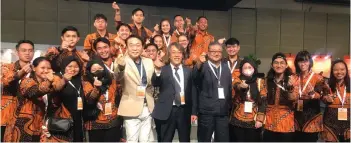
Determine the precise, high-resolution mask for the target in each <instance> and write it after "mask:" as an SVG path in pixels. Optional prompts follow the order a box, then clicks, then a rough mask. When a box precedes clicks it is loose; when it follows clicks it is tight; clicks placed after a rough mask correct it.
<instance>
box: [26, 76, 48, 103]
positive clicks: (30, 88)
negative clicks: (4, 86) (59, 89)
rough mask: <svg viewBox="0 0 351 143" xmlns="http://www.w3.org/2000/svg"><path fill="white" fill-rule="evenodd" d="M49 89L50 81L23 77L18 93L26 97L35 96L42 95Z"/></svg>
mask: <svg viewBox="0 0 351 143" xmlns="http://www.w3.org/2000/svg"><path fill="white" fill-rule="evenodd" d="M50 91H51V83H50V82H49V81H48V80H46V81H43V82H40V83H37V82H36V81H35V80H34V79H32V78H25V79H23V80H22V82H21V84H20V93H21V95H23V96H24V97H27V98H36V97H40V96H43V95H45V94H47V93H49V92H50Z"/></svg>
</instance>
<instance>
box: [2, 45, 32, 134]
mask: <svg viewBox="0 0 351 143" xmlns="http://www.w3.org/2000/svg"><path fill="white" fill-rule="evenodd" d="M16 54H17V56H18V59H19V60H18V61H16V62H14V63H10V64H3V65H2V66H1V141H3V139H4V133H5V129H6V126H7V125H8V123H9V121H10V120H11V119H12V117H13V116H14V113H15V110H16V107H17V97H16V95H17V92H18V90H19V83H20V82H21V80H22V79H24V78H26V77H29V75H30V72H31V71H32V69H31V61H32V59H33V56H34V44H33V42H32V41H29V40H20V41H19V42H18V43H17V45H16Z"/></svg>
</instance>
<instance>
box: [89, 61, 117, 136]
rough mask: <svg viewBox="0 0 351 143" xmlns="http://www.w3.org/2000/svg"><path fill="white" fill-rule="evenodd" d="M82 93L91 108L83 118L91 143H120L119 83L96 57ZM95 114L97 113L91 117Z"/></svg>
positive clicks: (91, 62) (91, 64) (90, 64)
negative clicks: (118, 114)
mask: <svg viewBox="0 0 351 143" xmlns="http://www.w3.org/2000/svg"><path fill="white" fill-rule="evenodd" d="M83 90H84V95H85V102H86V106H85V107H88V108H85V107H84V110H85V111H84V113H83V118H84V119H85V129H86V130H88V132H89V141H91V142H119V141H120V139H121V132H120V127H121V122H120V118H119V117H118V116H117V110H118V104H119V101H120V97H118V96H117V95H118V94H117V81H116V79H114V78H113V76H112V74H111V73H110V72H109V70H108V69H107V68H106V67H105V65H104V63H103V62H102V61H101V59H98V58H93V59H92V60H90V61H89V62H88V63H87V67H86V76H85V79H84V82H83ZM96 108H97V109H96ZM86 109H87V110H86ZM89 110H91V111H89ZM87 112H90V113H87ZM92 112H94V113H95V114H91V113H92ZM85 113H87V114H85Z"/></svg>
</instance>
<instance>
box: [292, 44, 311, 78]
mask: <svg viewBox="0 0 351 143" xmlns="http://www.w3.org/2000/svg"><path fill="white" fill-rule="evenodd" d="M302 61H309V62H310V66H309V67H308V70H311V68H312V67H313V59H312V56H311V54H310V53H309V52H308V51H305V50H303V51H300V52H298V53H297V55H296V58H295V61H294V65H295V69H296V73H297V74H300V73H301V69H300V67H299V64H298V63H299V62H302Z"/></svg>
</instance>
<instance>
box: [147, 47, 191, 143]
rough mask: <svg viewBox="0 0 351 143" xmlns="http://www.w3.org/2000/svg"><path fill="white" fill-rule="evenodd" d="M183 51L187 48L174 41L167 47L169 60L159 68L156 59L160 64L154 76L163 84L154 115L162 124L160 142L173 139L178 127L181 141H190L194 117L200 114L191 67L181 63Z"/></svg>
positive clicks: (159, 84)
mask: <svg viewBox="0 0 351 143" xmlns="http://www.w3.org/2000/svg"><path fill="white" fill-rule="evenodd" d="M183 54H184V48H183V47H182V46H180V45H179V44H178V43H172V44H171V45H170V46H169V48H168V55H169V58H170V64H168V65H166V66H164V67H162V68H161V70H158V68H159V67H160V66H158V64H157V62H156V63H155V66H156V67H157V68H156V72H155V73H154V75H153V76H152V79H151V80H152V84H153V85H154V86H155V87H160V94H159V98H158V100H157V102H156V104H155V109H154V112H153V113H152V117H154V118H155V121H156V122H158V125H159V126H160V131H159V134H160V140H159V142H172V140H173V136H174V132H175V130H176V129H177V131H178V136H179V141H180V142H190V128H191V120H192V121H194V120H196V118H197V116H196V113H195V111H196V109H195V108H196V103H194V102H196V99H195V98H196V89H195V88H194V86H193V80H192V73H191V69H189V68H187V67H185V66H183V65H182V61H183ZM160 65H162V64H160ZM193 103H194V104H193ZM193 111H194V112H193ZM191 115H192V116H191Z"/></svg>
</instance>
